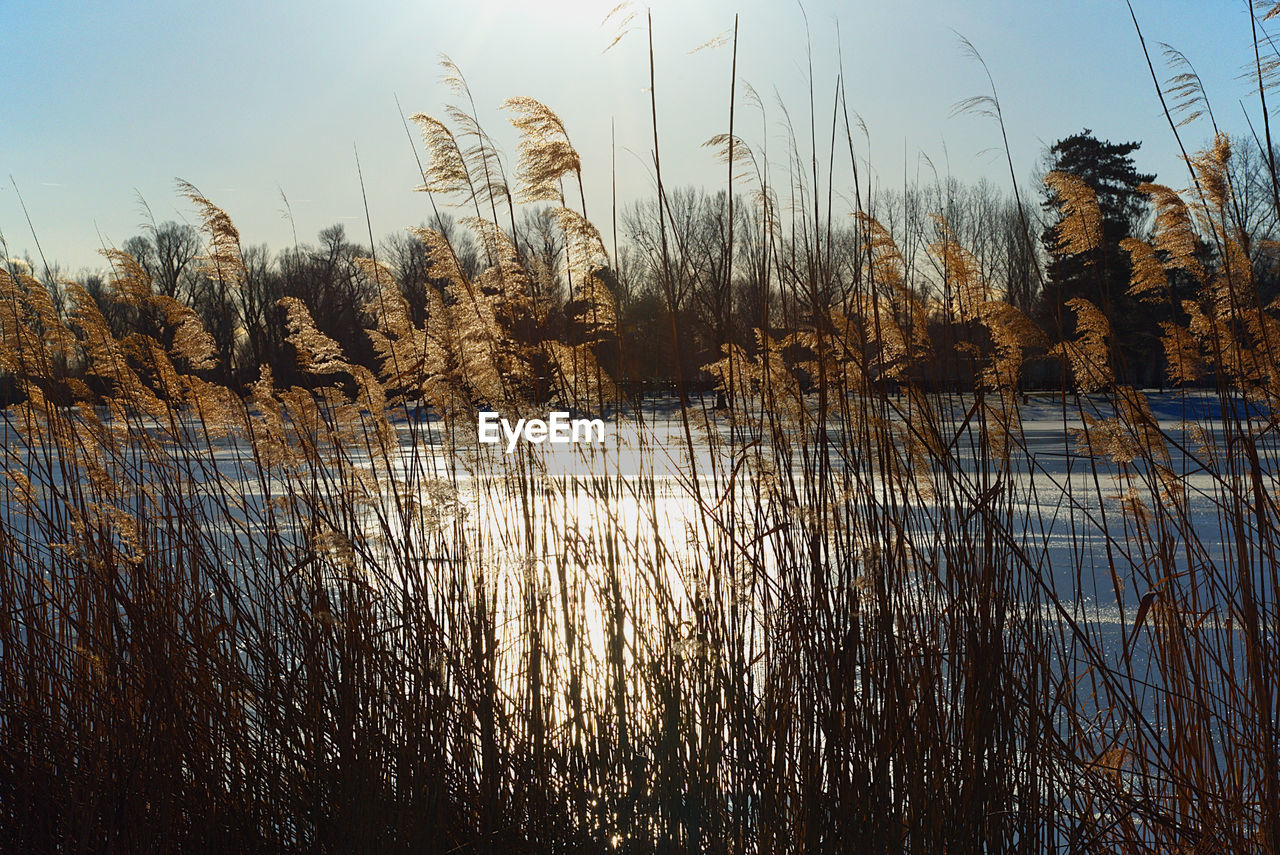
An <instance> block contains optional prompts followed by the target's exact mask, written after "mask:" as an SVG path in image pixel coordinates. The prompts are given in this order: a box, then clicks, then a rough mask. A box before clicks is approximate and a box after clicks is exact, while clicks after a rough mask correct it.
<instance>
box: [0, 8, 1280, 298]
mask: <svg viewBox="0 0 1280 855" xmlns="http://www.w3.org/2000/svg"><path fill="white" fill-rule="evenodd" d="M615 2H616V0H604V2H598V3H597V2H587V0H579V2H573V0H542V2H536V3H535V2H524V3H507V2H498V0H475V2H470V3H465V4H463V3H456V4H444V3H430V2H427V3H424V2H391V0H386V2H369V3H366V4H365V5H364V6H363V7H362V8H361V9H359V10H357V9H356V8H355V7H354V6H353V5H352V4H350V3H341V4H340V3H336V2H324V1H323V0H321V2H309V3H301V2H296V0H287V2H277V3H271V4H262V3H257V2H255V3H248V2H243V0H227V2H224V3H221V4H217V5H211V4H199V5H197V4H190V3H182V2H176V3H153V2H142V3H134V4H129V5H124V4H105V3H94V2H88V3H74V4H73V3H64V2H46V3H30V2H25V0H19V2H16V3H14V2H10V3H8V4H7V8H6V11H7V14H6V16H5V29H6V34H5V35H6V38H5V40H4V47H3V49H0V81H3V85H2V87H0V92H3V102H2V103H3V110H4V114H3V121H0V168H2V169H3V175H2V176H0V178H2V184H0V233H2V234H3V235H4V237H5V239H6V240H7V242H8V245H9V250H10V253H11V254H17V255H21V254H23V253H25V252H30V253H31V254H32V255H33V256H34V255H35V245H34V243H33V241H32V237H31V232H30V230H29V229H28V226H27V223H26V220H25V218H24V217H23V215H22V211H21V209H20V208H19V206H18V203H17V199H16V196H15V193H14V189H13V185H12V184H11V183H10V181H9V176H10V175H12V176H13V178H14V179H15V180H16V182H17V185H18V188H19V189H20V190H21V192H22V195H23V198H24V199H25V200H26V203H27V207H28V209H29V211H30V214H31V218H32V220H33V222H34V224H35V228H36V231H37V234H38V235H39V238H40V242H41V244H42V246H43V248H44V251H45V254H46V255H47V256H48V258H49V260H50V261H55V260H56V261H59V262H61V263H62V265H63V268H64V270H66V271H67V272H75V271H77V270H79V269H80V268H83V267H97V266H100V264H101V261H100V259H99V258H98V257H97V256H96V255H95V251H96V248H97V246H98V244H99V240H103V241H106V242H108V243H111V244H119V243H121V242H123V241H124V240H125V239H126V238H127V237H129V236H130V235H132V234H135V233H137V232H138V231H139V228H140V225H141V224H142V223H143V222H144V219H145V213H144V211H143V209H142V206H141V204H140V202H139V197H141V198H143V199H145V200H146V202H147V203H148V204H149V205H150V207H151V209H152V211H153V212H154V216H155V218H156V220H157V221H163V220H167V219H185V220H188V221H192V220H193V218H194V214H193V212H192V210H191V208H190V206H189V205H188V204H187V203H186V201H185V200H183V199H181V198H180V197H179V196H178V195H177V193H176V191H175V189H174V179H175V178H179V177H180V178H183V179H186V180H188V181H191V182H192V183H194V184H195V185H197V186H198V187H199V188H200V189H201V190H202V191H203V192H204V193H205V194H206V195H207V196H208V197H209V198H210V199H212V200H213V201H214V202H215V203H217V204H219V205H221V206H222V207H224V208H225V209H226V210H227V211H228V212H229V213H230V214H231V216H232V218H233V220H234V221H235V223H236V224H237V226H238V227H239V229H240V232H241V235H242V238H243V239H244V241H245V242H246V243H264V242H265V243H268V244H269V245H270V246H271V247H272V248H273V249H280V248H283V247H285V246H288V245H291V244H292V241H293V237H292V233H291V231H290V226H289V223H288V222H287V221H286V220H285V219H284V218H283V216H282V209H283V203H282V202H281V199H280V191H281V190H283V192H284V193H285V194H286V195H287V197H288V199H289V202H290V204H291V206H292V210H293V214H294V218H295V223H296V228H297V234H298V237H299V239H300V240H302V241H304V242H306V241H312V240H314V238H315V234H316V233H317V232H318V231H319V230H320V229H322V228H324V227H326V226H328V225H330V224H332V223H335V222H343V223H345V224H346V225H347V228H348V231H349V232H351V233H352V234H353V235H354V236H356V237H358V238H359V237H361V236H363V235H364V234H365V224H364V214H363V209H362V206H361V201H360V188H359V183H358V179H357V176H356V167H355V158H354V155H353V146H358V147H359V151H360V158H361V161H362V165H363V170H364V178H365V185H366V189H367V192H368V198H369V205H370V209H371V212H372V219H373V228H374V232H375V235H376V236H377V237H378V238H379V239H380V238H381V237H382V236H383V235H385V234H386V233H388V232H390V231H393V230H395V229H399V228H402V227H404V226H407V225H411V224H416V223H418V222H420V221H422V220H424V219H426V218H427V217H428V215H429V206H428V204H427V199H426V198H425V197H424V196H423V195H422V194H420V193H414V192H413V187H414V186H415V185H416V183H418V180H419V178H418V175H417V167H416V164H415V161H414V158H413V154H412V152H411V151H410V148H409V143H408V140H407V139H406V137H405V133H404V129H403V127H402V125H401V118H400V115H399V113H398V112H397V110H396V104H395V96H397V95H398V96H399V99H400V103H401V105H402V106H403V107H404V110H405V112H406V113H413V112H419V111H420V112H425V113H430V114H433V115H439V116H443V114H444V108H445V106H446V105H447V104H448V103H450V101H451V100H452V99H451V96H450V94H449V92H448V91H447V89H446V88H445V87H444V86H443V85H442V84H441V82H440V68H439V65H438V56H439V54H441V53H447V54H448V55H450V56H451V57H452V58H453V59H454V60H455V61H456V62H457V64H458V65H459V66H460V67H461V68H462V70H463V72H464V73H465V74H466V75H467V77H468V80H469V82H470V84H471V88H472V91H473V94H474V96H475V98H476V101H477V106H478V108H479V110H480V113H481V119H482V121H483V122H484V123H485V124H486V127H487V128H488V129H489V130H490V132H491V133H493V135H494V136H495V137H496V138H497V139H498V140H499V141H500V142H501V143H503V144H504V145H505V146H506V149H507V152H508V155H509V156H508V165H509V167H510V168H511V170H512V171H513V170H514V166H515V160H516V157H515V145H514V142H515V140H514V137H513V134H512V132H511V131H510V126H509V124H508V121H507V117H506V114H505V113H503V112H502V111H501V110H500V109H499V107H500V105H501V103H502V102H503V101H504V100H505V99H506V98H508V97H510V96H515V95H528V96H532V97H534V98H538V99H539V100H542V101H544V102H545V103H547V104H548V105H549V106H551V107H552V108H553V109H555V110H557V111H558V112H559V113H560V115H561V117H562V118H563V120H564V122H565V124H566V125H567V126H568V129H569V133H570V135H571V138H572V140H573V141H574V143H575V144H576V145H577V147H578V149H579V150H580V153H581V155H582V158H583V163H584V171H585V178H586V183H587V185H588V186H587V205H588V213H589V214H590V215H591V217H592V219H594V220H596V221H597V223H598V225H600V227H601V229H602V231H604V232H605V233H606V235H607V234H608V233H609V223H608V219H609V205H610V147H609V135H610V120H611V119H613V120H614V121H616V126H617V139H618V155H617V157H618V187H619V196H620V197H621V198H622V199H623V200H624V201H625V200H629V199H633V198H636V197H637V196H640V195H644V194H646V193H650V192H651V189H650V178H649V173H648V170H647V168H646V166H645V163H647V162H648V160H649V151H650V149H651V147H652V146H651V130H650V126H649V113H648V93H647V91H646V87H647V86H648V65H647V53H646V49H647V46H646V36H645V33H644V32H643V30H642V29H638V30H636V31H635V32H632V33H630V34H629V35H628V36H626V37H625V38H624V39H623V40H622V42H621V43H619V44H618V45H617V46H616V47H614V48H613V49H612V50H610V51H609V52H608V53H605V54H603V55H602V53H601V52H602V50H603V49H604V48H605V47H606V46H607V45H608V43H609V41H610V40H611V38H612V35H613V31H612V29H611V28H609V27H602V26H601V20H602V19H603V18H604V16H605V15H606V14H607V12H608V11H609V10H610V9H611V8H612V6H613V5H614V3H615ZM1134 7H1135V9H1136V10H1137V13H1138V16H1139V20H1140V22H1141V23H1142V24H1143V26H1144V29H1145V31H1146V36H1147V41H1148V45H1149V46H1150V47H1151V48H1152V50H1153V51H1158V46H1157V43H1159V42H1162V41H1164V42H1169V43H1172V44H1173V45H1174V46H1176V47H1178V48H1179V49H1181V50H1182V51H1183V52H1184V53H1186V54H1187V56H1188V57H1189V58H1190V59H1191V60H1192V62H1194V63H1195V64H1196V66H1197V68H1198V70H1199V71H1200V73H1201V76H1202V77H1203V78H1204V81H1205V84H1206V87H1207V88H1208V90H1209V94H1210V97H1211V98H1212V99H1213V101H1214V107H1215V110H1216V112H1217V113H1218V116H1219V121H1220V123H1222V124H1223V125H1225V126H1226V127H1227V128H1229V129H1231V130H1233V131H1243V130H1245V128H1246V126H1245V123H1244V118H1243V112H1242V109H1241V106H1240V101H1241V100H1242V99H1243V100H1244V104H1245V107H1246V108H1247V109H1248V110H1249V111H1250V112H1251V114H1252V115H1253V116H1254V117H1255V122H1256V121H1257V116H1258V109H1257V100H1256V95H1252V97H1251V93H1250V91H1249V84H1248V83H1247V81H1245V80H1243V79H1241V78H1240V77H1239V75H1240V74H1241V70H1242V67H1243V65H1244V63H1245V62H1246V61H1247V60H1248V59H1250V58H1251V47H1250V40H1249V19H1248V12H1247V6H1246V4H1245V2H1244V0H1241V2H1220V3H1203V2H1193V0H1159V1H1158V2H1157V0H1134ZM635 8H636V10H637V11H638V12H639V15H638V16H637V20H636V23H637V24H639V25H641V26H642V25H643V15H644V10H645V8H646V7H644V6H641V5H637V6H636V7H635ZM647 8H649V9H651V10H652V14H653V23H654V40H655V49H656V57H657V66H658V73H657V95H658V104H659V123H660V133H661V145H662V149H661V155H662V162H663V172H664V177H665V179H666V181H667V183H668V184H669V185H671V186H675V185H680V184H687V183H698V184H704V185H708V186H712V185H720V184H722V182H723V176H724V170H723V168H722V167H720V166H719V165H718V164H717V163H716V162H715V161H714V159H713V156H712V154H711V152H710V150H708V149H704V148H702V147H701V143H702V142H704V141H705V140H706V139H707V138H709V137H710V136H712V135H713V134H715V133H718V132H722V131H724V130H726V129H727V123H728V96H729V89H728V82H729V76H730V75H729V63H730V53H729V47H728V46H727V45H726V46H724V47H720V48H717V49H712V50H704V51H701V52H698V53H696V54H692V55H691V54H690V53H689V51H690V50H691V49H692V48H694V47H696V46H698V45H700V44H702V43H704V42H706V41H707V40H709V39H711V38H713V37H715V36H716V35H717V34H720V33H722V32H725V31H727V30H729V29H731V28H732V26H733V16H734V13H735V12H737V13H739V15H740V25H739V26H740V33H739V35H740V42H739V56H738V72H739V79H740V80H741V81H746V82H747V83H750V84H751V85H752V86H753V87H754V88H755V89H756V90H757V91H758V92H759V93H760V95H761V96H762V97H763V99H764V101H765V105H766V107H767V110H768V115H767V122H768V124H767V125H764V124H762V121H761V117H760V114H759V112H758V111H755V110H753V109H750V108H747V107H745V106H743V102H742V98H741V96H742V91H743V90H742V88H741V87H740V88H739V112H738V131H739V133H740V135H741V136H744V137H745V138H746V139H747V141H748V142H749V143H750V144H752V145H753V146H754V147H756V148H757V149H759V148H761V147H762V144H763V143H767V145H768V151H769V154H770V157H771V159H772V160H773V161H774V162H775V165H776V166H778V167H782V166H784V165H785V160H784V159H783V155H784V143H785V137H784V136H783V134H782V131H781V122H782V119H783V113H782V110H781V109H780V108H779V106H778V98H781V100H782V101H783V102H785V104H786V106H787V109H788V110H789V111H790V115H791V118H792V120H793V121H794V123H795V125H796V127H797V129H798V130H799V131H800V132H801V134H802V137H803V139H804V140H805V142H806V144H807V130H805V129H807V127H808V95H807V91H806V89H805V78H806V57H805V25H804V18H803V17H802V15H801V12H800V7H799V5H797V4H795V3H771V2H770V3H767V2H761V0H706V1H705V2H702V1H701V0H655V2H653V3H652V4H650V6H649V7H647ZM1206 9H1212V10H1214V11H1213V12H1206V11H1205V10H1206ZM805 10H806V11H807V14H808V20H809V24H810V30H811V40H812V51H813V66H814V76H815V82H816V87H817V88H816V97H817V103H818V107H817V109H818V113H819V120H818V125H819V128H820V129H821V128H822V127H823V126H826V127H827V128H828V130H829V124H830V115H831V114H830V109H831V99H832V91H833V87H834V83H835V74H836V68H837V59H838V50H839V51H842V52H843V57H844V67H845V73H846V81H847V83H846V86H847V90H848V100H849V106H850V108H851V109H852V110H856V111H857V112H858V114H859V115H861V116H862V117H863V119H864V120H865V122H866V125H867V128H868V130H869V132H870V140H871V160H872V163H873V166H874V168H875V173H876V175H877V176H878V177H879V179H880V181H881V182H882V183H884V184H886V185H889V186H894V187H897V186H901V184H902V181H903V175H904V171H905V172H906V173H907V174H909V175H911V176H914V175H915V174H916V172H917V170H924V171H925V174H926V175H927V167H925V166H923V165H922V160H921V157H920V155H921V153H922V152H923V153H925V154H927V155H928V157H929V158H931V159H932V161H933V163H934V165H935V166H936V167H937V168H938V169H939V170H942V171H947V170H948V169H949V171H950V172H952V173H953V174H954V175H956V176H958V177H960V178H963V179H966V180H972V179H974V178H976V177H978V176H983V175H986V176H990V177H991V178H992V179H993V180H995V181H997V182H999V183H1000V184H1001V185H1002V186H1006V185H1007V183H1008V182H1007V171H1006V168H1005V166H1004V162H1003V155H1002V154H999V153H996V152H993V151H992V149H993V147H996V146H998V145H999V133H998V129H997V128H996V127H995V125H994V123H992V122H990V121H989V120H986V119H983V118H980V117H977V116H973V115H960V116H954V117H953V116H951V115H950V113H951V107H952V105H953V104H954V103H955V102H957V101H959V100H961V99H963V98H966V97H968V96H971V95H976V94H983V93H985V92H986V91H987V90H986V87H987V83H986V79H985V78H984V76H983V74H982V71H981V69H980V68H979V67H978V65H977V64H976V63H974V62H973V61H972V60H970V59H968V58H966V57H965V55H964V53H963V51H962V49H961V47H960V45H959V41H958V39H957V36H956V32H959V33H962V34H964V35H965V36H967V37H968V38H969V39H970V40H971V41H972V42H973V44H974V45H975V46H976V47H977V48H978V49H979V50H980V51H981V52H982V54H983V56H984V57H985V59H986V61H987V64H988V65H989V67H990V69H991V73H992V75H993V76H994V78H995V82H996V86H997V88H998V91H999V94H1000V97H1001V101H1002V103H1003V107H1004V111H1005V117H1006V121H1007V123H1008V126H1009V142H1010V146H1011V148H1012V151H1013V154H1014V158H1015V164H1016V167H1017V169H1018V174H1019V179H1020V180H1021V181H1023V182H1024V187H1025V188H1027V189H1028V190H1030V191H1032V192H1034V188H1032V187H1030V175H1031V173H1032V170H1033V167H1034V166H1035V164H1036V161H1037V160H1038V159H1039V157H1040V155H1041V152H1042V150H1043V149H1044V147H1045V146H1046V145H1047V144H1048V143H1051V142H1053V141H1054V140H1056V139H1058V138H1061V137H1063V136H1066V135H1068V134H1070V133H1073V132H1075V131H1077V130H1079V129H1080V128H1082V127H1084V126H1088V127H1090V128H1092V129H1093V130H1094V132H1095V133H1097V134H1098V135H1099V136H1103V137H1107V138H1110V139H1113V140H1121V139H1140V140H1142V141H1143V143H1144V145H1143V148H1142V150H1141V151H1140V152H1139V166H1140V167H1141V168H1142V169H1145V170H1147V171H1154V172H1157V173H1159V176H1160V179H1162V180H1164V181H1167V182H1169V183H1172V184H1174V185H1175V186H1181V185H1182V184H1183V183H1185V175H1186V173H1185V171H1184V170H1183V169H1182V167H1181V166H1180V165H1179V163H1178V161H1177V159H1176V156H1175V152H1176V149H1175V148H1174V144H1173V140H1172V137H1171V135H1170V132H1169V129H1168V127H1167V125H1166V124H1165V121H1164V118H1163V116H1162V115H1161V113H1160V108H1159V103H1158V101H1157V99H1156V97H1155V93H1154V91H1153V87H1152V84H1151V80H1150V78H1149V76H1148V72H1147V69H1146V65H1145V63H1144V60H1143V58H1142V54H1141V51H1140V49H1139V46H1138V41H1137V37H1136V35H1135V33H1134V30H1133V26H1132V23H1131V22H1130V20H1129V16H1128V11H1127V9H1126V7H1125V4H1124V2H1123V0H1081V1H1080V2H1074V3H1070V4H1063V3H1041V2H997V0H956V2H942V0H923V1H922V2H915V3H909V2H846V3H836V2H818V0H810V2H807V3H806V4H805ZM837 18H838V19H839V25H840V43H839V44H838V43H837V36H836V26H835V22H836V20H837ZM1271 23H1273V24H1274V23H1275V22H1271ZM1157 68H1158V70H1159V71H1160V73H1161V75H1162V76H1164V75H1165V74H1166V70H1165V68H1164V67H1163V64H1158V66H1157ZM823 133H824V132H823V131H822V130H820V131H819V134H820V136H822V135H823ZM1208 135H1209V130H1208V127H1207V125H1196V126H1192V127H1191V128H1189V129H1187V136H1188V141H1189V142H1190V143H1194V144H1197V145H1198V144H1201V143H1203V142H1204V141H1206V140H1207V138H1208ZM857 143H858V145H859V147H860V148H861V147H862V146H864V145H865V142H864V141H863V140H861V139H858V140H857ZM860 154H865V151H860ZM837 159H839V157H838V158H837ZM842 183H843V182H842ZM846 189H847V185H846Z"/></svg>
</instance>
